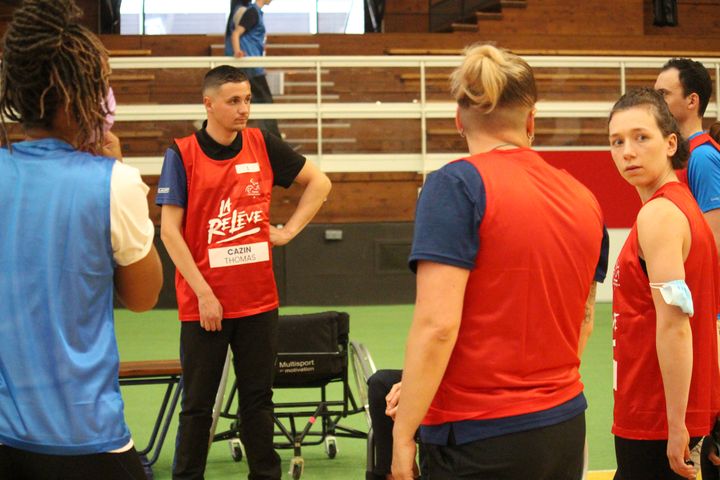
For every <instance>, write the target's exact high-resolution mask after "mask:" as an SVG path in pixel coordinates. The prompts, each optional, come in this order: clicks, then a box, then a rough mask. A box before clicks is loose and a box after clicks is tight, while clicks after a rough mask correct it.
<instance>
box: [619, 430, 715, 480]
mask: <svg viewBox="0 0 720 480" xmlns="http://www.w3.org/2000/svg"><path fill="white" fill-rule="evenodd" d="M699 441H700V437H695V438H691V439H690V449H692V448H693V447H694V446H695V445H697V443H698V442H699ZM615 458H616V459H617V465H618V468H617V471H616V472H615V477H614V478H615V480H682V479H683V477H681V476H680V475H678V474H676V473H675V472H673V471H672V469H671V468H670V461H669V460H668V458H667V440H628V439H627V438H621V437H617V436H616V437H615ZM703 478H704V476H703Z"/></svg>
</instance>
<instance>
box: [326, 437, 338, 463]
mask: <svg viewBox="0 0 720 480" xmlns="http://www.w3.org/2000/svg"><path fill="white" fill-rule="evenodd" d="M337 452H338V449H337V439H336V438H335V437H332V436H329V437H326V438H325V453H326V454H327V456H328V458H330V459H333V458H335V456H336V455H337Z"/></svg>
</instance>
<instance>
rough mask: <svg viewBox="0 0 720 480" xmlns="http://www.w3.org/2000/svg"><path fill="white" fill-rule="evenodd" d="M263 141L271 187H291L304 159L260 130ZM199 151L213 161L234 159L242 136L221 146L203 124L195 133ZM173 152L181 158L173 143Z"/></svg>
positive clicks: (277, 139)
mask: <svg viewBox="0 0 720 480" xmlns="http://www.w3.org/2000/svg"><path fill="white" fill-rule="evenodd" d="M261 132H262V135H263V138H264V139H265V149H266V150H267V154H268V158H269V159H270V166H271V167H272V171H273V185H279V186H281V187H284V188H287V187H289V186H290V185H292V183H293V181H294V180H295V177H297V175H298V173H300V170H302V168H303V167H304V166H305V161H306V159H305V157H303V156H302V155H300V154H299V153H297V152H296V151H295V150H293V149H292V148H291V147H290V145H288V144H287V143H285V142H284V141H282V140H281V139H279V138H278V137H276V136H275V135H273V134H272V133H268V132H266V131H264V130H261ZM195 137H196V138H197V141H198V144H199V145H200V149H201V150H202V151H203V153H204V154H205V155H207V156H208V157H210V158H212V159H213V160H229V159H231V158H235V156H237V154H238V153H240V150H242V147H243V139H242V135H240V134H238V135H237V136H236V137H235V140H233V142H232V143H231V144H230V145H222V144H220V143H218V142H216V141H215V140H213V138H212V137H211V136H210V135H209V134H208V133H207V131H206V130H205V124H203V128H202V129H201V130H198V131H197V132H195ZM170 148H171V149H173V150H175V153H177V155H178V158H182V157H181V155H180V151H179V150H178V147H177V145H176V144H175V143H173V144H172V146H171V147H170Z"/></svg>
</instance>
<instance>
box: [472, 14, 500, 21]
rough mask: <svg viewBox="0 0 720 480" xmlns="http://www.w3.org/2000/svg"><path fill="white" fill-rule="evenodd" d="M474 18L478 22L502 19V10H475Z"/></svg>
mask: <svg viewBox="0 0 720 480" xmlns="http://www.w3.org/2000/svg"><path fill="white" fill-rule="evenodd" d="M475 18H476V19H477V20H478V21H479V22H480V21H484V20H493V21H498V20H502V19H503V14H502V12H475Z"/></svg>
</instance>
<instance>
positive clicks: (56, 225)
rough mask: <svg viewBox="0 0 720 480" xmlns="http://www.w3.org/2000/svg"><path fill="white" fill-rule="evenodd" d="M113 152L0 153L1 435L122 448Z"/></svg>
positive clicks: (32, 144) (48, 143) (5, 440)
mask: <svg viewBox="0 0 720 480" xmlns="http://www.w3.org/2000/svg"><path fill="white" fill-rule="evenodd" d="M114 162H115V160H114V159H111V158H105V157H98V156H94V155H91V154H88V153H82V152H78V151H76V150H74V149H73V148H72V147H71V146H70V145H69V144H67V143H65V142H63V141H60V140H57V139H42V140H35V141H28V142H21V143H17V144H15V145H13V151H12V153H10V152H9V151H8V150H7V149H6V148H2V149H0V206H1V207H2V208H0V225H2V228H0V443H2V444H5V445H8V446H11V447H14V448H19V449H23V450H29V451H33V452H38V453H46V454H56V455H85V454H93V453H100V452H107V451H110V450H115V449H118V448H121V447H123V446H125V445H126V444H127V443H128V442H129V441H130V432H129V430H128V428H127V425H126V424H125V419H124V416H123V402H122V398H121V397H120V388H119V383H118V367H119V357H118V351H117V344H116V341H115V330H114V324H113V271H114V267H115V264H114V261H113V254H112V246H111V240H110V177H111V173H112V167H113V164H114Z"/></svg>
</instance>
